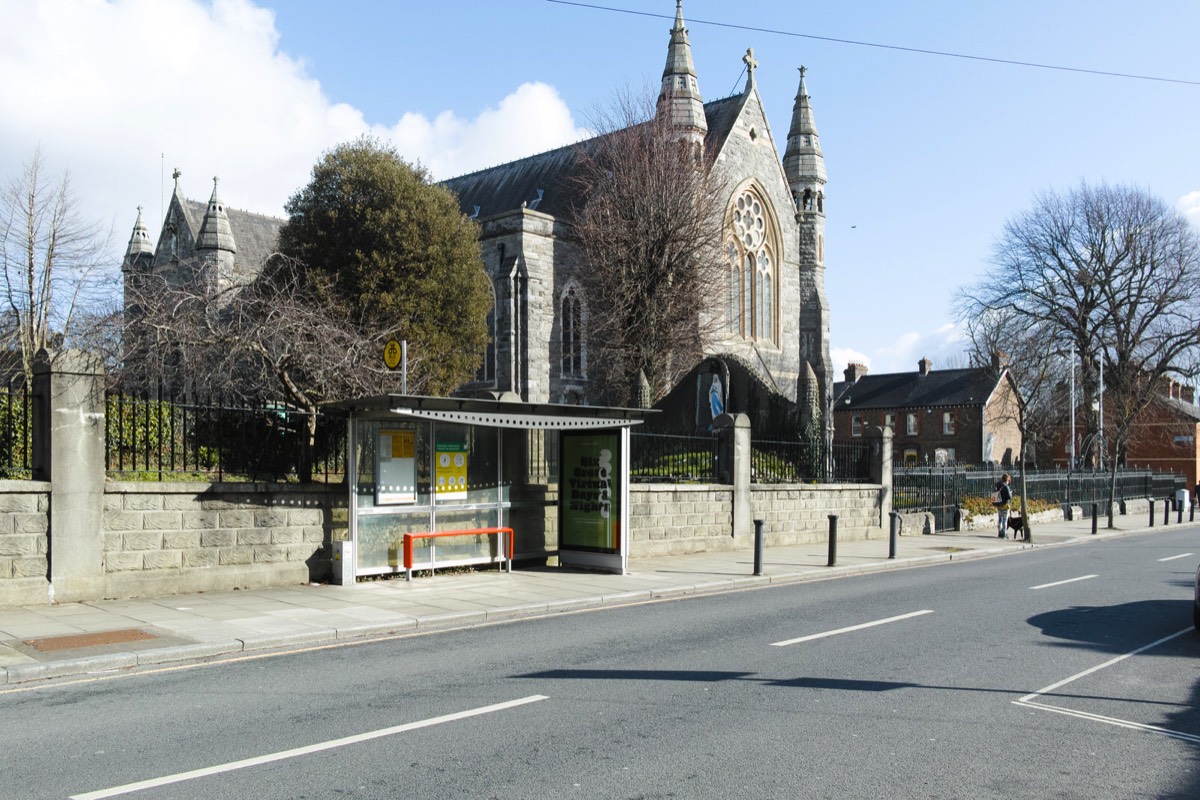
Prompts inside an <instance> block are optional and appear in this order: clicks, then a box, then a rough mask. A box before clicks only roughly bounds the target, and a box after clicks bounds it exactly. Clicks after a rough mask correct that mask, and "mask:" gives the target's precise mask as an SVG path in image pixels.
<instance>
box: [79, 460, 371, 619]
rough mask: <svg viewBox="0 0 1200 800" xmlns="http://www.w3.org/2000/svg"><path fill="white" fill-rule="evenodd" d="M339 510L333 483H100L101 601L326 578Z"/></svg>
mask: <svg viewBox="0 0 1200 800" xmlns="http://www.w3.org/2000/svg"><path fill="white" fill-rule="evenodd" d="M346 505H347V500H346V490H345V487H343V486H341V485H335V486H329V487H328V488H326V487H321V486H315V487H314V486H312V485H305V486H296V485H288V484H258V483H247V484H237V483H220V484H210V483H138V482H109V483H107V484H106V485H105V493H104V531H103V537H104V545H103V553H104V567H103V569H104V579H105V581H104V582H105V586H106V596H109V597H132V596H136V595H154V594H174V593H180V592H206V591H228V590H230V589H236V588H245V587H252V586H282V585H295V584H300V583H307V582H309V581H314V580H326V579H328V576H329V571H330V567H329V564H330V549H331V548H330V542H331V541H332V539H333V538H340V537H344V535H345V534H344V531H345V529H346V525H347V514H348V512H347V507H346Z"/></svg>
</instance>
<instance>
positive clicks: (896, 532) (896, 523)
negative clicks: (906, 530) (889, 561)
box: [888, 511, 900, 558]
mask: <svg viewBox="0 0 1200 800" xmlns="http://www.w3.org/2000/svg"><path fill="white" fill-rule="evenodd" d="M891 517H892V531H891V536H890V537H889V541H888V558H895V557H896V543H897V540H898V539H899V538H900V512H899V511H893V512H891Z"/></svg>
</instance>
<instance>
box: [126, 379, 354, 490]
mask: <svg viewBox="0 0 1200 800" xmlns="http://www.w3.org/2000/svg"><path fill="white" fill-rule="evenodd" d="M105 400H106V407H105V464H106V469H107V472H108V475H109V477H112V478H116V479H119V480H164V479H166V480H171V479H174V480H179V479H195V480H215V481H226V480H235V481H236V480H240V481H268V482H277V483H288V482H305V481H309V480H317V481H324V482H331V481H337V480H341V479H342V476H343V474H344V472H345V434H346V422H345V419H344V418H340V417H327V416H325V415H319V416H318V417H317V425H316V432H315V435H314V437H313V439H312V441H311V442H310V437H309V428H308V421H309V415H308V414H307V413H306V412H304V411H300V410H299V409H295V408H292V407H289V406H287V405H285V404H282V403H278V402H271V401H259V402H249V403H230V402H226V401H222V400H219V399H213V398H203V399H200V400H193V399H190V398H189V399H173V398H170V397H168V396H164V394H163V392H162V391H161V390H159V391H157V392H156V393H154V394H153V395H150V394H140V395H135V394H129V393H125V392H120V391H112V392H109V393H108V395H107V397H106V398H105Z"/></svg>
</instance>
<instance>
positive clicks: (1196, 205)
mask: <svg viewBox="0 0 1200 800" xmlns="http://www.w3.org/2000/svg"><path fill="white" fill-rule="evenodd" d="M1176 205H1178V206H1179V210H1180V211H1182V212H1183V213H1184V215H1185V216H1186V217H1187V218H1188V219H1190V220H1191V221H1192V222H1193V223H1195V224H1196V225H1200V191H1196V192H1189V193H1188V194H1185V195H1184V196H1183V197H1181V198H1179V202H1178V203H1177V204H1176Z"/></svg>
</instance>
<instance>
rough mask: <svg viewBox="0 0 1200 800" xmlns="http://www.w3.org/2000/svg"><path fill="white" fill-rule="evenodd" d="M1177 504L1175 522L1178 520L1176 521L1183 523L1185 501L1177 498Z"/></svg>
mask: <svg viewBox="0 0 1200 800" xmlns="http://www.w3.org/2000/svg"><path fill="white" fill-rule="evenodd" d="M1175 506H1176V507H1175V512H1176V514H1175V517H1176V519H1175V522H1176V523H1179V524H1182V523H1183V503H1180V502H1179V500H1178V498H1176V502H1175Z"/></svg>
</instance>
